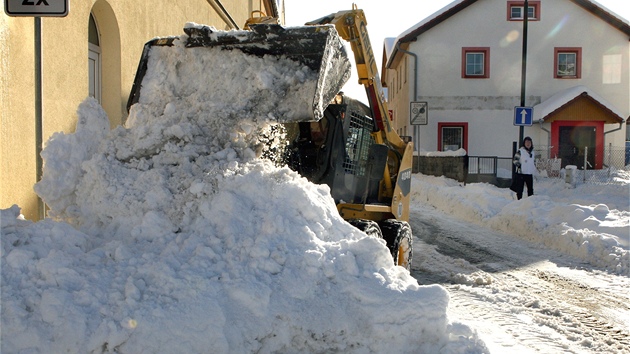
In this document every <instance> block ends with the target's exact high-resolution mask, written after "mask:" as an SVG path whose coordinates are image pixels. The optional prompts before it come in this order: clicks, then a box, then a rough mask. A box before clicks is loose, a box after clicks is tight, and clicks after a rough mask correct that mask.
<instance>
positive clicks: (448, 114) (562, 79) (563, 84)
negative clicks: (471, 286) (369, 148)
mask: <svg viewBox="0 0 630 354" xmlns="http://www.w3.org/2000/svg"><path fill="white" fill-rule="evenodd" d="M528 8H529V11H528V12H529V17H528V21H527V32H526V33H527V38H528V40H527V46H526V54H527V55H526V58H527V61H526V71H525V72H526V75H525V91H524V93H525V94H524V95H522V85H521V84H522V80H521V79H522V67H523V65H522V63H523V60H522V58H523V48H524V46H523V33H524V25H525V21H524V16H523V14H524V1H507V0H458V1H454V2H452V3H451V4H450V5H448V6H446V7H445V8H443V9H442V10H440V11H438V12H437V13H435V14H433V15H432V16H430V17H428V18H427V19H425V20H424V21H422V22H420V23H418V24H417V25H415V26H413V27H412V28H409V29H408V30H407V31H405V32H403V33H401V34H400V35H399V36H398V37H397V38H395V39H388V40H386V41H385V46H384V56H383V58H384V59H383V68H384V69H383V78H382V84H383V86H386V87H387V95H388V101H389V102H388V103H389V109H390V110H391V111H392V113H393V116H394V120H395V125H396V128H397V130H398V131H399V133H400V134H401V135H410V136H412V137H413V140H414V142H415V145H416V149H417V150H418V151H423V150H424V151H445V150H456V149H459V148H464V149H465V150H466V151H467V152H468V154H469V155H473V156H499V157H509V156H511V154H512V142H514V141H519V140H520V129H521V128H520V125H522V124H527V123H529V122H532V125H531V126H529V125H525V126H524V128H523V136H531V137H532V139H533V141H534V145H535V146H537V147H541V148H542V149H543V152H544V154H546V153H549V155H548V156H546V157H550V158H554V157H558V158H561V159H562V166H565V165H567V164H577V163H576V160H577V159H580V158H581V159H582V160H583V159H584V147H585V146H586V147H588V148H589V150H588V151H589V152H588V161H589V163H591V165H592V166H593V167H594V168H601V167H602V166H603V165H606V162H605V161H604V160H603V155H604V154H603V152H604V149H605V148H608V147H611V146H612V147H616V148H619V149H622V148H623V146H624V141H625V140H626V125H625V124H624V123H625V122H626V120H627V119H628V117H629V115H630V24H629V22H628V20H626V19H623V18H621V17H620V16H619V15H616V14H614V13H613V12H611V11H609V10H607V9H605V8H603V7H602V6H601V5H599V4H597V3H596V2H595V1H590V0H539V1H528ZM522 100H524V102H522ZM425 103H426V106H425ZM520 106H525V107H533V113H532V114H531V115H525V117H523V116H521V115H520V113H521V111H517V110H516V109H515V107H520ZM424 107H426V108H428V109H427V110H423V109H422V108H424ZM412 108H415V109H412ZM517 112H518V114H516V113H517ZM526 113H527V112H526ZM517 116H518V117H517ZM519 119H525V120H519ZM411 121H413V122H414V123H415V124H411ZM515 124H516V125H515ZM519 145H520V143H519ZM544 154H543V155H544ZM580 154H581V155H580ZM543 157H545V156H543ZM621 160H623V158H622V159H621ZM619 164H623V161H620V162H619Z"/></svg>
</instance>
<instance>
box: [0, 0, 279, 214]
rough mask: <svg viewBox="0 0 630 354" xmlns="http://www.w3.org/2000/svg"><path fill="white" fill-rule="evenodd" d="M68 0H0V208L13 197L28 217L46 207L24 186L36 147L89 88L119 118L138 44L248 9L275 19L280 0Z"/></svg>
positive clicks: (29, 181) (66, 128)
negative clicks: (14, 1)
mask: <svg viewBox="0 0 630 354" xmlns="http://www.w3.org/2000/svg"><path fill="white" fill-rule="evenodd" d="M68 2H69V7H68V14H67V15H66V16H64V17H39V18H35V17H28V16H26V17H21V16H20V17H17V16H13V15H15V13H13V12H11V11H7V9H4V2H3V5H0V6H3V11H2V14H0V86H1V87H2V90H1V93H2V94H1V95H0V106H1V107H2V113H1V114H2V119H1V129H0V161H1V166H0V182H1V185H0V209H5V208H8V207H10V206H12V205H13V204H17V205H19V206H20V207H21V208H22V213H23V214H24V215H25V217H26V218H27V219H31V220H37V219H40V218H42V217H43V215H44V212H45V210H44V206H43V204H42V203H41V200H39V198H38V197H37V195H36V194H35V193H34V191H33V185H34V184H35V183H36V182H37V180H38V178H39V177H40V176H41V169H42V167H41V164H42V162H41V159H38V152H39V151H40V150H41V145H42V144H45V142H46V141H47V140H48V138H49V137H50V136H51V135H52V134H53V133H55V132H65V133H71V132H73V131H74V129H75V126H76V123H77V116H76V110H77V108H78V106H79V104H80V103H81V102H82V101H83V100H85V98H86V97H88V96H92V97H95V98H96V99H97V100H99V102H100V103H101V105H102V106H103V108H104V109H105V111H106V112H107V114H108V117H109V119H110V126H111V127H112V128H113V127H116V126H118V125H121V124H124V122H125V119H126V117H127V110H126V103H127V98H128V96H129V92H130V90H131V86H132V83H133V80H134V75H135V73H136V69H137V67H138V62H139V60H140V54H141V53H142V49H143V46H144V43H146V42H147V41H148V40H150V39H152V38H155V37H160V36H171V35H179V34H183V28H184V25H185V24H186V23H187V22H195V23H199V24H206V25H209V26H214V27H215V28H217V29H219V30H229V29H241V28H242V27H243V25H244V24H245V21H246V20H247V18H249V17H250V16H251V15H252V13H254V12H255V14H256V16H259V15H260V13H259V12H257V11H261V12H262V13H264V14H266V15H270V16H276V17H279V18H280V19H281V22H283V21H284V1H283V0H221V1H219V0H178V1H169V0H153V1H130V0H86V1H68ZM7 13H9V14H11V15H12V16H9V15H7ZM39 63H41V64H39Z"/></svg>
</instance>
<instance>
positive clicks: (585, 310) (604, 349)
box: [410, 206, 630, 354]
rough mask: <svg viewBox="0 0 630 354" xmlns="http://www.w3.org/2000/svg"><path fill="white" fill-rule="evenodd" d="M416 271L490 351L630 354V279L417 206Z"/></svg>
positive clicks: (413, 217)
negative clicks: (441, 291)
mask: <svg viewBox="0 0 630 354" xmlns="http://www.w3.org/2000/svg"><path fill="white" fill-rule="evenodd" d="M410 219H411V220H410V223H411V227H412V229H413V233H414V236H415V239H414V259H413V268H412V272H411V273H412V275H413V276H414V277H415V278H416V279H418V282H419V283H420V284H442V285H443V286H444V287H445V288H446V289H448V291H449V293H450V296H451V300H450V305H449V310H448V315H449V317H451V318H452V319H456V320H457V321H460V322H463V323H465V324H468V325H470V326H471V327H473V328H474V329H476V330H477V331H478V333H479V337H480V338H481V339H483V340H484V341H485V342H486V345H487V346H488V348H489V349H490V351H491V352H492V353H505V352H508V350H509V352H510V353H512V354H514V353H533V352H535V353H630V333H629V329H630V279H629V278H628V277H627V276H619V275H613V274H609V273H606V272H604V271H601V270H598V269H595V268H593V267H592V266H590V265H588V264H585V263H583V262H582V263H580V261H578V260H575V259H572V258H571V257H569V256H567V255H564V254H561V253H558V252H557V251H551V250H548V249H544V248H542V246H540V245H537V244H533V243H530V242H528V241H524V240H522V239H518V238H515V237H513V236H510V235H506V234H500V233H496V232H494V231H492V230H489V229H486V228H483V227H480V226H477V225H474V224H469V223H466V222H462V221H460V220H458V219H455V218H452V217H450V216H448V215H444V214H443V213H441V212H438V211H436V210H435V209H433V208H431V207H422V206H420V207H418V206H415V207H414V210H413V211H412V214H411V217H410Z"/></svg>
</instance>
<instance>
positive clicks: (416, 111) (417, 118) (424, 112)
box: [409, 102, 429, 125]
mask: <svg viewBox="0 0 630 354" xmlns="http://www.w3.org/2000/svg"><path fill="white" fill-rule="evenodd" d="M409 123H410V124H412V125H427V124H428V123H429V104H428V103H427V102H411V106H410V107H409Z"/></svg>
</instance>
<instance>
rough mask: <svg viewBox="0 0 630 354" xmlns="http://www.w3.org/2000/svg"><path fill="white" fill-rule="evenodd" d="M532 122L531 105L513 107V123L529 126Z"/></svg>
mask: <svg viewBox="0 0 630 354" xmlns="http://www.w3.org/2000/svg"><path fill="white" fill-rule="evenodd" d="M533 122H534V108H533V107H514V125H517V126H524V125H527V126H530V125H532V124H533Z"/></svg>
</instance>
